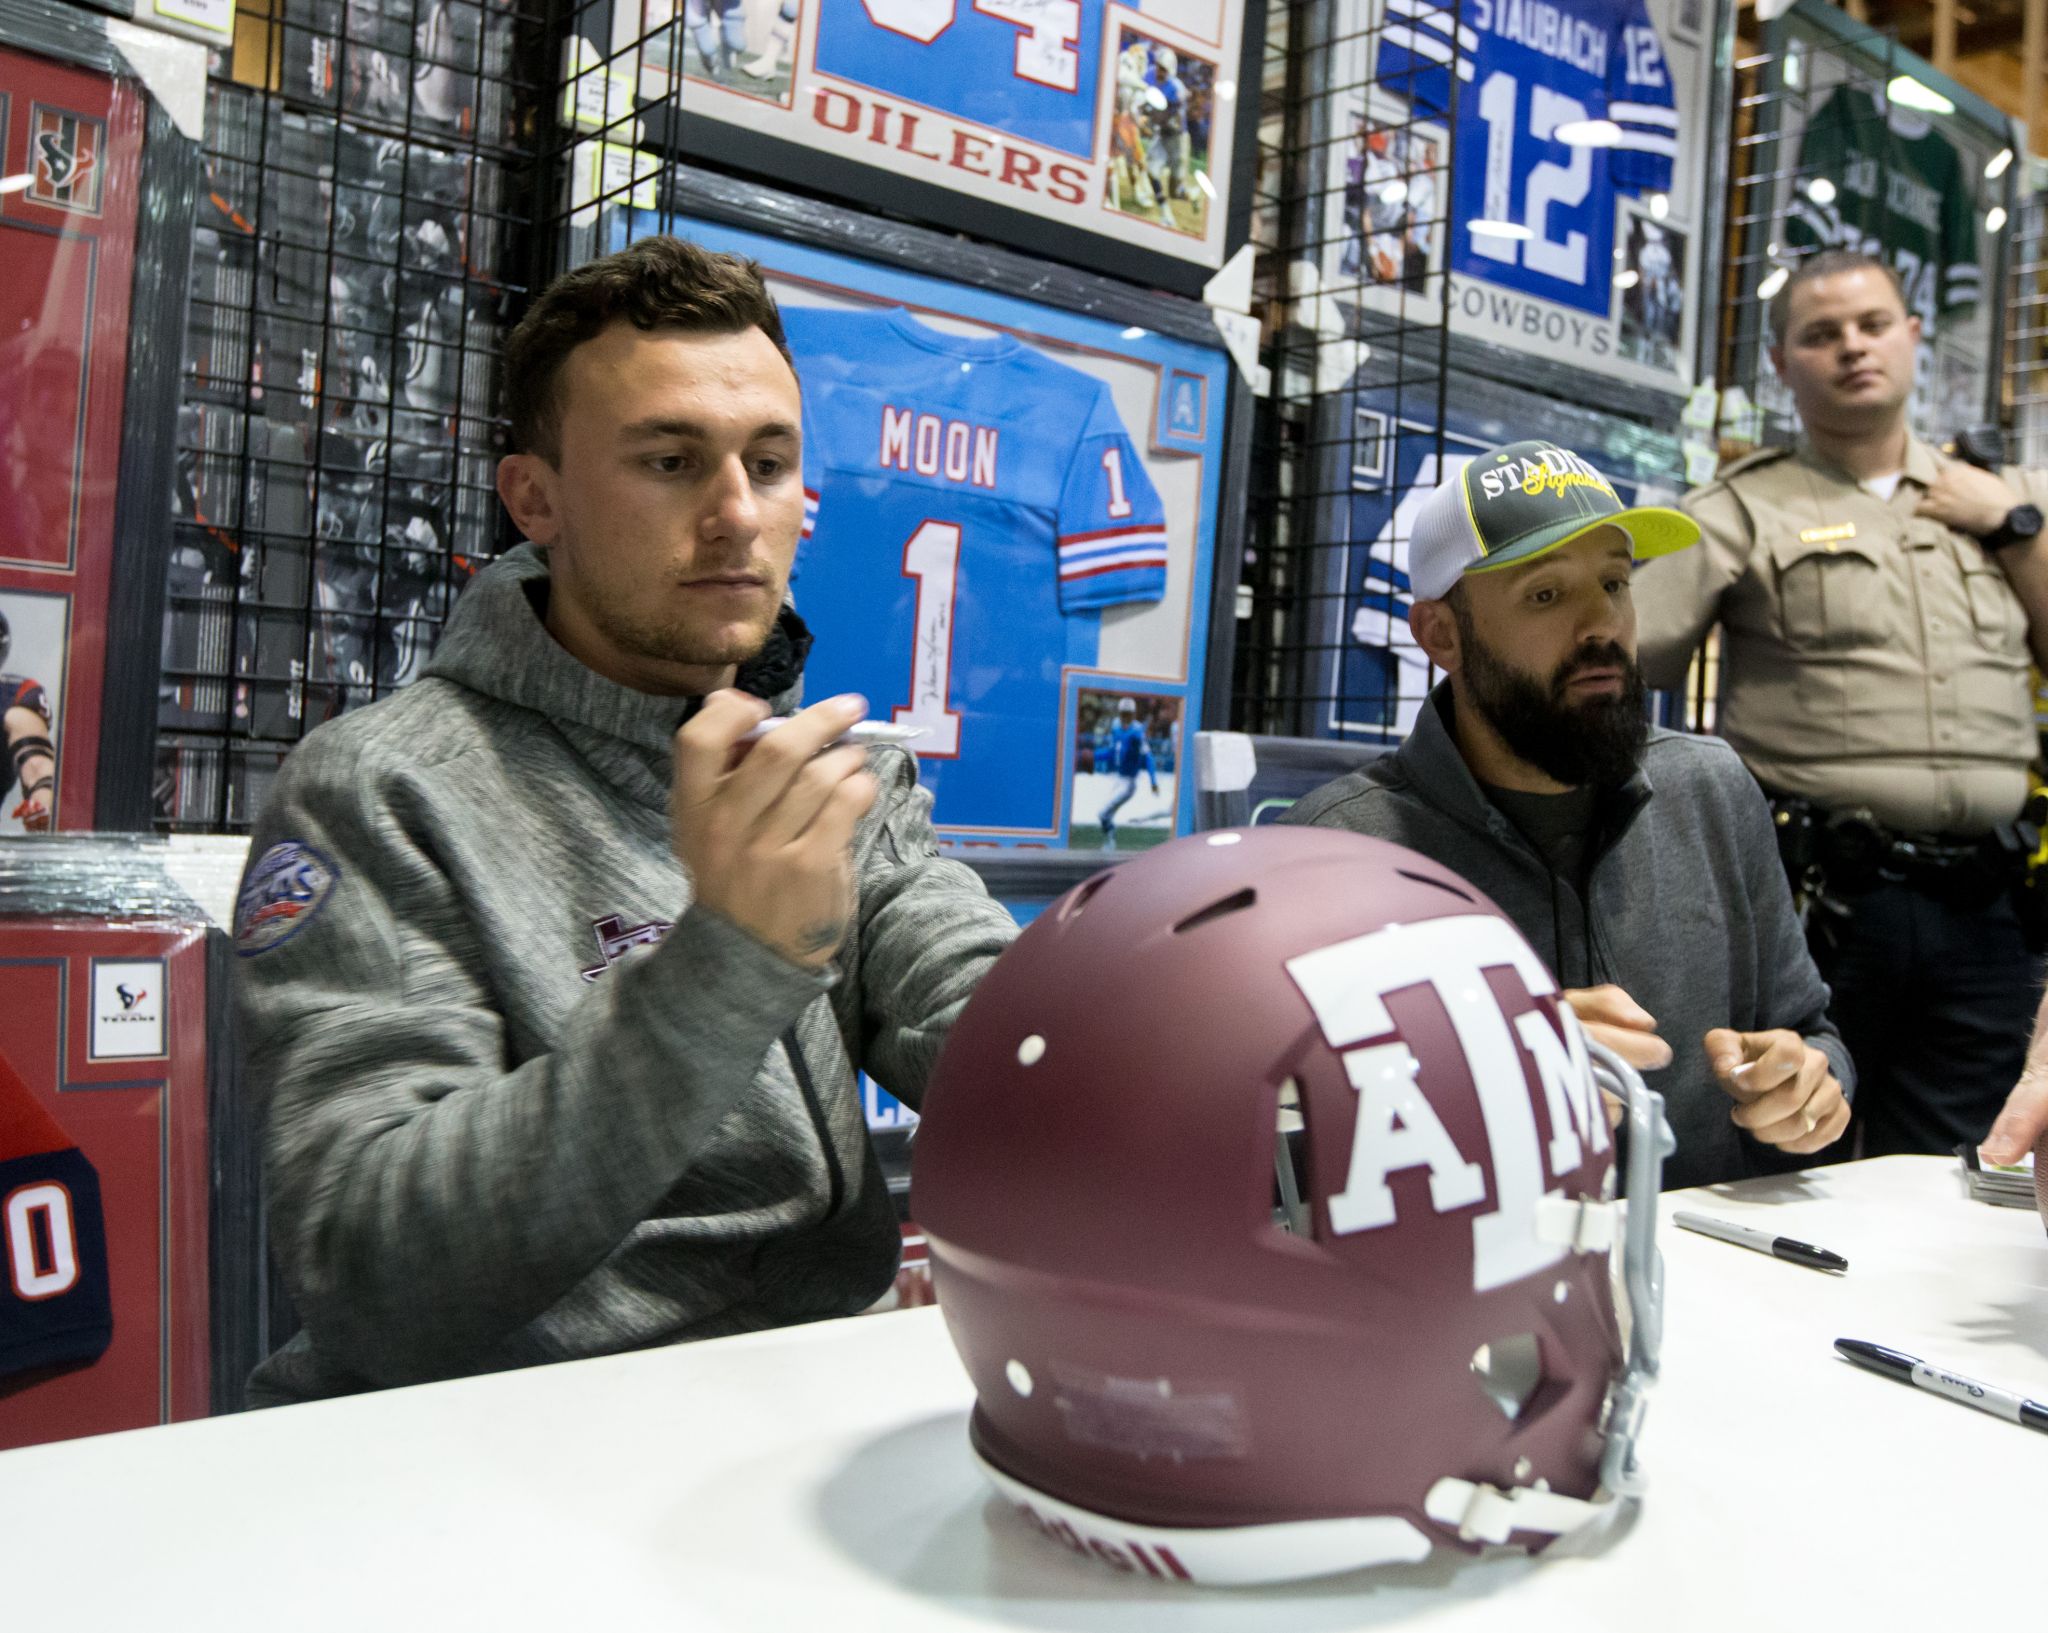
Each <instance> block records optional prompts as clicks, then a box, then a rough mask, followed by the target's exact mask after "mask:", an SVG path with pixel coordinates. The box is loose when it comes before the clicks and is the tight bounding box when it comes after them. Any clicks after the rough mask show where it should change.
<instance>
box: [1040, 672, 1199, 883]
mask: <svg viewBox="0 0 2048 1633" xmlns="http://www.w3.org/2000/svg"><path fill="white" fill-rule="evenodd" d="M1073 691H1074V778H1073V792H1072V796H1071V799H1070V803H1069V810H1068V813H1067V843H1068V845H1069V846H1070V847H1072V848H1073V849H1075V850H1102V851H1115V850H1149V849H1150V848H1151V847H1152V846H1154V845H1157V844H1160V843H1161V842H1163V841H1165V840H1168V839H1171V838H1172V837H1173V836H1174V832H1175V829H1176V823H1175V815H1176V812H1177V811H1178V808H1179V804H1180V796H1179V787H1180V745H1181V713H1182V704H1183V703H1184V702H1185V699H1183V698H1181V697H1179V696H1178V695H1176V694H1174V693H1171V692H1147V691H1144V690H1141V689H1139V688H1136V687H1132V688H1129V689H1124V688H1121V687H1115V686H1108V687H1105V686H1101V685H1084V684H1080V683H1079V682H1077V683H1076V684H1075V686H1074V688H1073Z"/></svg>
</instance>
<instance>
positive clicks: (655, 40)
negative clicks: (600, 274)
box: [565, 0, 1263, 295]
mask: <svg viewBox="0 0 2048 1633" xmlns="http://www.w3.org/2000/svg"><path fill="white" fill-rule="evenodd" d="M577 15H578V21H577V25H576V26H577V28H578V31H579V32H578V35H577V37H576V38H575V39H574V40H572V42H571V43H570V46H569V48H568V51H567V54H566V57H567V65H568V72H569V75H570V76H571V78H570V87H571V88H570V90H569V93H568V95H567V96H566V97H565V108H566V109H567V110H568V111H569V116H570V119H571V121H572V123H580V124H583V125H585V126H587V127H589V128H592V129H596V128H599V127H601V126H604V125H607V124H612V125H617V124H619V123H620V122H621V121H622V118H623V119H624V121H625V122H626V123H628V124H631V125H637V126H638V127H639V128H640V129H641V130H642V131H643V132H644V135H645V140H646V142H647V143H648V145H651V146H653V147H656V148H659V149H663V150H665V151H667V152H669V153H671V154H674V155H676V156H678V157H682V158H692V157H699V156H701V157H706V158H712V157H715V158H716V160H717V162H718V163H719V164H721V165H723V166H726V167H728V168H731V169H736V170H741V171H747V172H751V173H753V174H755V175H759V176H763V177H771V178H777V179H795V178H801V180H802V183H803V185H804V186H806V187H808V188H812V189H815V190H816V191H817V192H818V193H820V194H821V195H823V196H826V197H830V198H834V199H842V200H845V201H847V202H849V203H853V204H857V205H860V206H862V207H865V208H868V209H881V210H887V211H891V212H893V213H896V214H898V215H901V216H905V217H908V218H911V219H916V220H922V221H925V222H928V223H930V224H932V225H934V226H937V227H942V228H946V229H949V230H953V231H960V232H969V233H973V234H975V235H977V236H979V237H982V238H986V239H989V240H991V241H994V242H998V243H1006V244H1010V245H1013V246H1016V247H1018V248H1023V249H1027V250H1029V251H1030V252H1032V253H1034V254H1042V255H1043V254H1049V255H1053V256H1056V257H1059V258H1061V259H1063V260H1067V261H1070V262H1072V263H1074V264H1076V265H1079V266H1086V267H1113V268H1114V269H1115V270H1116V271H1117V273H1118V274H1119V275H1120V276H1123V277H1127V278H1129V279H1131V280H1132V281H1134V282H1138V283H1144V284H1149V285H1152V286H1154V287H1157V288H1161V289H1168V290H1172V291H1174V292H1176V293H1179V294H1184V295H1195V294H1199V293H1200V291H1201V288H1202V285H1203V284H1204V283H1205V282H1207V280H1208V279H1209V277H1210V276H1211V275H1212V274H1213V273H1214V272H1215V271H1216V270H1217V269H1218V268H1219V267H1221V266H1222V265H1223V263H1224V261H1225V260H1227V259H1228V258H1229V256H1230V254H1231V253H1232V252H1233V251H1234V250H1235V249H1236V248H1237V246H1238V245H1240V244H1242V243H1244V242H1245V240H1246V237H1247V233H1248V226H1249V219H1250V200H1251V194H1252V191H1253V189H1252V186H1251V171H1252V168H1253V165H1254V162H1255V160H1254V149H1255V146H1256V142H1255V133H1254V130H1253V126H1254V123H1255V119H1254V117H1252V116H1251V115H1250V114H1249V112H1248V111H1247V116H1246V117H1242V118H1241V117H1240V112H1241V110H1249V108H1250V106H1251V105H1253V104H1255V103H1256V101H1257V87H1258V84H1259V77H1260V69H1259V40H1258V38H1256V37H1255V36H1256V35H1257V34H1258V32H1259V30H1260V28H1261V26H1262V24H1261V19H1262V17H1263V8H1262V7H1257V6H1252V7H1248V6H1247V5H1246V3H1245V0H1140V3H1135V4H1116V3H1112V4H1107V5H1096V4H1087V5H1080V4H1075V3H1072V0H598V3H597V4H594V5H590V6H586V7H583V8H582V9H581V10H580V11H579V12H578V14H577ZM598 65H601V66H598ZM579 69H580V70H581V76H580V77H578V71H579ZM629 102H630V104H631V109H630V111H629V110H628V108H627V107H626V106H624V104H627V103H629ZM620 139H623V138H620Z"/></svg>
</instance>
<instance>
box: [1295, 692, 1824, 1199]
mask: <svg viewBox="0 0 2048 1633" xmlns="http://www.w3.org/2000/svg"><path fill="white" fill-rule="evenodd" d="M1453 707H1454V706H1453V704H1452V701H1451V690H1450V686H1449V683H1448V682H1446V683H1444V684H1442V685H1440V686H1438V687H1437V689H1436V691H1435V692H1434V693H1432V694H1431V697H1430V701H1429V706H1428V707H1425V708H1424V709H1423V710H1422V711H1421V713H1420V715H1418V716H1417V718H1416V722H1415V730H1414V731H1413V732H1412V733H1411V734H1410V735H1409V736H1408V738H1407V740H1406V741H1405V742H1403V743H1402V744H1401V746H1400V747H1399V748H1398V749H1396V750H1395V751H1394V752H1393V753H1392V754H1390V755H1388V756H1387V757H1386V758H1384V759H1381V760H1376V761H1374V762H1373V763H1372V764H1371V765H1369V766H1367V767H1366V768H1365V769H1364V770H1362V771H1354V772H1351V773H1350V774H1348V775H1347V776H1343V777H1340V778H1338V779H1337V781H1335V782H1333V783H1328V784H1326V785H1324V786H1323V787H1321V788H1319V789H1317V790H1316V791H1315V792H1314V793H1312V794H1310V795H1309V796H1308V797H1307V798H1305V799H1303V800H1302V801H1301V802H1300V803H1299V804H1297V805H1295V806H1294V808H1293V809H1292V810H1290V811H1289V812H1288V813H1287V814H1286V816H1285V817H1284V818H1283V820H1285V821H1288V822H1308V823H1319V824H1321V825H1322V826H1324V827H1330V828H1349V829H1350V830H1351V831H1352V832H1354V833H1362V834H1370V835H1372V836H1373V837H1374V838H1376V839H1389V840H1392V841H1393V842H1394V843H1395V844H1397V845H1406V846H1407V847H1408V848H1409V849H1411V850H1415V851H1420V852H1421V853H1422V854H1423V855H1425V856H1428V857H1430V858H1432V859H1433V860H1435V861H1437V862H1440V863H1442V864H1443V865H1444V866H1445V867H1447V868H1451V869H1452V870H1454V871H1455V872H1457V873H1459V874H1460V875H1462V876H1463V877H1464V878H1466V879H1468V880H1469V881H1471V883H1473V884H1474V885H1476V886H1478V888H1479V889H1481V890H1482V891H1484V892H1485V893H1486V894H1487V895H1488V896H1490V897H1492V898H1493V900H1494V902H1495V903H1496V904H1497V905H1498V906H1499V907H1500V909H1501V910H1502V911H1503V912H1505V913H1506V914H1507V915H1508V917H1509V918H1511V919H1513V920H1514V921H1515V924H1516V925H1517V926H1518V927H1519V928H1520V930H1521V932H1522V934H1523V935H1525V936H1527V937H1528V938H1529V943H1530V945H1531V946H1533V947H1534V948H1535V949H1536V952H1537V954H1538V955H1539V956H1540V957H1541V958H1542V959H1543V960H1544V962H1545V963H1547V964H1548V965H1549V966H1550V969H1551V973H1552V974H1553V975H1554V976H1556V978H1557V980H1558V982H1559V984H1560V985H1562V986H1565V987H1590V986H1598V985H1601V984H1602V983H1604V982H1610V981H1611V982H1613V983H1614V984H1615V985H1616V986H1619V987H1621V988H1623V989H1624V990H1625V991H1626V992H1627V993H1628V994H1629V996H1630V997H1632V998H1634V999H1635V1000H1636V1002H1637V1003H1639V1004H1641V1005H1642V1006H1643V1008H1645V1009H1647V1010H1648V1011H1649V1012H1650V1013H1651V1014H1652V1015H1653V1016H1655V1017H1656V1020H1657V1030H1658V1033H1659V1035H1660V1036H1662V1037H1663V1039H1664V1040H1665V1041H1666V1042H1667V1043H1669V1044H1670V1045H1671V1052H1672V1062H1671V1064H1670V1065H1669V1066H1667V1067H1665V1068H1664V1069H1662V1070H1661V1071H1654V1072H1646V1073H1644V1081H1645V1082H1647V1083H1648V1084H1649V1086H1650V1087H1651V1088H1653V1089H1656V1090H1658V1091H1659V1092H1660V1093H1662V1094H1663V1096H1664V1099H1665V1108H1666V1111H1667V1113H1668V1115H1669V1117H1670V1119H1671V1128H1672V1132H1673V1133H1674V1134H1676V1135H1677V1137H1678V1150H1677V1153H1676V1154H1675V1155H1674V1156H1672V1157H1671V1158H1670V1159H1669V1160H1668V1161H1667V1162H1666V1163H1665V1164H1664V1183H1665V1185H1666V1186H1667V1187H1678V1186H1685V1185H1708V1184H1716V1183H1719V1182H1720V1181H1723V1180H1732V1179H1743V1178H1746V1177H1749V1176H1751V1175H1754V1174H1762V1173H1779V1172H1783V1171H1785V1170H1786V1169H1788V1168H1797V1167H1801V1166H1804V1165H1805V1164H1806V1163H1808V1162H1810V1161H1812V1159H1811V1158H1788V1157H1785V1156H1783V1155H1782V1154H1779V1153H1776V1152H1774V1151H1772V1150H1771V1149H1770V1148H1769V1147H1767V1146H1763V1145H1760V1144H1759V1143H1758V1142H1757V1141H1755V1140H1753V1139H1751V1138H1750V1136H1749V1135H1747V1134H1745V1133H1743V1132H1742V1131H1741V1130H1739V1129H1737V1128H1736V1127H1735V1126H1734V1124H1732V1123H1731V1122H1729V1120H1728V1114H1729V1112H1730V1111H1731V1110H1732V1109H1733V1105H1734V1102H1733V1101H1731V1100H1730V1099H1729V1097H1728V1095H1727V1094H1726V1092H1725V1091H1724V1090H1723V1089H1722V1088H1721V1087H1720V1085H1719V1083H1718V1082H1717V1081H1716V1080H1715V1078H1714V1075H1713V1073H1712V1072H1711V1071H1710V1070H1709V1069H1708V1066H1707V1058H1706V1051H1705V1050H1704V1049H1703V1048H1702V1047H1701V1044H1700V1039H1701V1038H1702V1037H1703V1036H1704V1035H1705V1034H1706V1032H1707V1031H1708V1029H1709V1028H1712V1027H1716V1026H1732V1027H1734V1028H1735V1029H1737V1030H1738V1031H1743V1032H1757V1031H1764V1030H1767V1029H1770V1028H1774V1027H1785V1028H1788V1029H1790V1030H1792V1031H1794V1032H1798V1033H1801V1034H1803V1035H1804V1036H1805V1038H1806V1040H1807V1042H1809V1043H1811V1044H1812V1045H1814V1047H1816V1048H1818V1049H1820V1050H1822V1051H1823V1052H1824V1053H1825V1054H1826V1055H1827V1057H1828V1058H1829V1060H1831V1061H1832V1062H1833V1063H1834V1069H1835V1076H1836V1078H1837V1079H1838V1080H1839V1081H1840V1082H1841V1085H1842V1088H1843V1090H1844V1092H1845V1093H1853V1092H1854V1089H1855V1086H1856V1079H1855V1069H1854V1067H1853V1066H1852V1065H1851V1063H1850V1060H1849V1052H1848V1050H1847V1049H1845V1048H1844V1047H1843V1046H1842V1040H1841V1037H1840V1035H1839V1034H1838V1033H1837V1032H1836V1031H1835V1027H1834V1023H1833V1022H1832V1021H1830V1020H1829V1019H1828V1017H1827V1006H1828V989H1827V986H1826V983H1824V982H1823V981H1822V980H1821V978H1820V972H1819V971H1818V970H1816V969H1815V968H1814V966H1813V959H1812V957H1811V956H1810V955H1809V954H1808V953H1807V950H1806V939H1805V937H1804V935H1803V934H1802V933H1801V931H1800V928H1799V922H1798V920H1797V918H1796V917H1795V916H1794V915H1793V912H1792V898H1791V892H1790V891H1789V890H1788V889H1787V888H1786V885H1785V875H1784V873H1783V871H1782V870H1781V868H1780V867H1779V864H1778V849H1777V843H1776V841H1775V839H1774V838H1773V837H1772V830H1771V817H1770V812H1769V810H1768V809H1767V808H1766V807H1765V804H1764V799H1763V795H1762V794H1761V793H1760V792H1759V790H1758V789H1757V786H1756V782H1755V779H1753V778H1752V777H1751V776H1750V774H1749V773H1748V772H1747V771H1746V770H1744V769H1743V765H1742V762H1741V761H1740V760H1739V759H1737V758H1736V755H1735V751H1734V750H1733V749H1731V748H1729V747H1728V745H1727V744H1726V743H1724V742H1722V741H1721V740H1720V739H1719V738H1715V737H1692V736H1686V735H1683V734H1681V733H1678V732H1669V731H1662V730H1653V731H1652V732H1651V733H1650V740H1649V743H1648V746H1647V747H1646V748H1645V749H1644V751H1643V757H1642V762H1641V766H1640V769H1639V770H1638V771H1637V773H1636V775H1635V776H1634V777H1633V778H1631V779H1630V780H1629V781H1628V782H1627V783H1626V784H1624V785H1623V786H1622V787H1621V788H1620V789H1618V790H1616V791H1615V792H1614V794H1613V795H1611V796H1610V797H1609V798H1608V799H1607V800H1606V801H1605V802H1604V804H1603V808H1602V811H1601V816H1600V830H1599V833H1598V834H1597V836H1596V837H1595V840H1594V842H1593V844H1592V845H1591V846H1590V847H1589V852H1588V854H1589V855H1590V857H1591V858H1592V865H1591V869H1590V872H1589V875H1588V889H1587V892H1586V895H1585V896H1584V897H1583V898H1582V897H1581V896H1580V894H1579V892H1578V890H1577V889H1576V888H1575V887H1574V885H1573V883H1572V882H1571V881H1570V880H1568V879H1564V878H1560V877H1559V876H1557V875H1556V874H1554V873H1552V872H1551V870H1550V867H1549V865H1548V864H1547V863H1546V862H1545V861H1544V860H1543V857H1542V855H1541V854H1540V853H1539V852H1538V851H1537V849H1536V847H1535V846H1534V845H1532V844H1531V843H1530V842H1529V841H1528V840H1527V839H1526V838H1524V837H1523V835H1522V833H1521V832H1520V830H1519V829H1517V828H1516V827H1515V826H1514V824H1513V823H1511V822H1509V821H1508V819H1507V818H1506V817H1505V816H1503V815H1502V814H1501V812H1500V810H1499V808H1498V807H1496V806H1495V805H1494V803H1493V802H1492V801H1491V800H1489V799H1488V798H1487V797H1486V795H1485V792H1484V791H1483V790H1482V789H1481V788H1480V786H1479V783H1478V781H1477V780H1476V779H1475V778H1474V777H1473V775H1472V772H1471V770H1470V769H1469V768H1468V767H1467V766H1466V764H1465V757H1464V756H1463V755H1462V754H1460V753H1459V752H1458V745H1457V741H1456V739H1455V738H1454V737H1453V736H1452V734H1451V730H1450V716H1451V712H1452V709H1453Z"/></svg>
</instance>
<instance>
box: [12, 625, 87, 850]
mask: <svg viewBox="0 0 2048 1633" xmlns="http://www.w3.org/2000/svg"><path fill="white" fill-rule="evenodd" d="M70 678H71V598H70V597H69V596H68V595H65V594H62V593H61V592H58V591H51V590H0V835H6V834H21V833H49V832H51V831H53V830H54V829H55V827H56V825H57V824H56V813H57V809H58V803H59V795H60V793H61V791H62V783H61V781H60V779H59V777H58V770H59V767H60V766H62V765H63V763H64V760H65V756H66V750H67V748H68V745H69V741H70V739H69V736H68V734H67V732H66V730H65V724H66V721H65V712H64V703H65V697H66V694H67V692H68V690H69V685H68V683H69V681H70Z"/></svg>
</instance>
